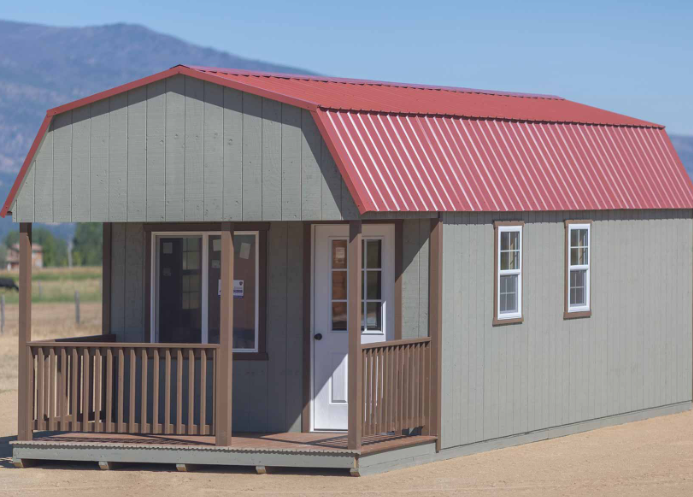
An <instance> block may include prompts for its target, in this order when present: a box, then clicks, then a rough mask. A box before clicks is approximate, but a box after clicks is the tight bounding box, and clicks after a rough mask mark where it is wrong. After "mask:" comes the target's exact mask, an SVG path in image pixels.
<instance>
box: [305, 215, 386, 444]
mask: <svg viewBox="0 0 693 497" xmlns="http://www.w3.org/2000/svg"><path fill="white" fill-rule="evenodd" d="M314 230H315V231H314V252H313V253H314V260H313V264H314V266H313V278H314V279H313V327H312V333H313V341H312V342H313V347H312V349H313V367H312V371H313V429H314V430H327V431H332V430H346V429H347V426H348V403H347V402H348V395H347V392H348V384H347V378H348V371H347V363H348V361H347V357H348V351H349V339H348V332H347V329H348V328H347V324H348V323H347V315H348V301H347V299H348V295H349V292H348V288H347V275H348V268H349V265H350V264H351V261H349V260H348V253H349V248H348V245H349V226H348V225H317V226H316V227H315V228H314ZM394 238H395V228H394V226H393V225H391V224H364V225H363V244H362V250H363V266H362V268H361V270H362V271H363V273H362V275H363V292H362V293H363V302H362V304H363V311H362V312H363V321H362V326H361V343H374V342H383V341H385V340H393V339H394V323H395V322H394V316H395V309H394V300H395V299H394V294H395V291H394V288H395V276H394V275H395V271H394V269H395V248H394Z"/></svg>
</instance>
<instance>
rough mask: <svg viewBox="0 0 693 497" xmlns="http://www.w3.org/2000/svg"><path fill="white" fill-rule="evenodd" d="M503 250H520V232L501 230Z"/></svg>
mask: <svg viewBox="0 0 693 497" xmlns="http://www.w3.org/2000/svg"><path fill="white" fill-rule="evenodd" d="M501 250H520V232H519V231H503V232H501Z"/></svg>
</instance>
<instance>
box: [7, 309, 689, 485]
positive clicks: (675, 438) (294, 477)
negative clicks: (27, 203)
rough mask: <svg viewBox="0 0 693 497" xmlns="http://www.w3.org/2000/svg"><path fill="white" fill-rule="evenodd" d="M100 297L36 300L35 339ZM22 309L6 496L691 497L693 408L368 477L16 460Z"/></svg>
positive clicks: (92, 329)
mask: <svg viewBox="0 0 693 497" xmlns="http://www.w3.org/2000/svg"><path fill="white" fill-rule="evenodd" d="M100 319H101V308H100V304H98V303H92V304H83V305H82V324H81V325H80V326H79V327H76V326H75V325H74V305H73V304H71V303H62V304H48V303H46V304H37V305H35V306H34V307H33V329H34V337H36V338H49V337H61V336H75V335H90V334H95V333H99V332H100ZM16 353H17V306H16V305H8V306H7V325H6V327H5V334H4V335H2V336H0V495H2V496H15V495H16V496H20V495H21V496H33V495H49V494H50V495H66V496H70V497H76V496H93V495H99V496H100V497H106V496H121V495H146V496H148V497H155V496H166V497H171V496H174V495H184V496H196V495H204V496H210V495H227V494H231V495H253V496H259V495H262V496H264V495H268V496H269V495H292V496H299V495H338V496H347V495H371V496H379V495H403V496H405V495H411V496H414V495H416V496H422V495H426V496H427V495H445V496H458V495H473V496H490V495H508V496H510V495H512V496H515V495H520V496H553V495H561V496H584V495H618V496H621V495H628V496H631V495H632V496H655V495H656V496H690V495H693V412H686V413H683V414H677V415H673V416H666V417H661V418H655V419H650V420H647V421H641V422H637V423H630V424H627V425H622V426H615V427H611V428H603V429H601V430H596V431H592V432H588V433H583V434H579V435H572V436H569V437H565V438H560V439H555V440H549V441H545V442H538V443H534V444H530V445H524V446H519V447H513V448H508V449H503V450H497V451H492V452H486V453H482V454H477V455H472V456H467V457H463V458H458V459H453V460H449V461H442V462H437V463H433V464H427V465H424V466H419V467H415V468H410V469H405V470H400V471H393V472H390V473H386V474H382V475H375V476H370V477H365V478H351V477H348V476H345V474H344V473H329V472H324V471H323V472H310V471H288V470H276V471H275V472H274V473H273V474H269V475H265V476H258V475H256V474H254V472H252V471H251V470H250V469H247V468H204V469H201V470H200V471H197V472H193V473H177V472H175V469H174V467H173V466H171V465H168V466H167V465H155V464H150V465H137V466H130V467H127V466H126V467H123V468H122V469H119V470H116V471H100V470H99V469H98V467H97V465H96V464H95V463H90V464H86V463H75V464H65V463H57V462H55V463H44V464H43V465H41V466H38V467H35V468H28V469H15V468H14V467H13V466H12V464H11V447H10V445H9V441H10V440H13V439H14V436H15V434H16V427H17V355H16Z"/></svg>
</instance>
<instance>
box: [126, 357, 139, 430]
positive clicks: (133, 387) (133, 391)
mask: <svg viewBox="0 0 693 497" xmlns="http://www.w3.org/2000/svg"><path fill="white" fill-rule="evenodd" d="M136 380H137V353H136V352H135V349H133V348H131V349H130V406H129V407H130V412H129V415H128V422H129V424H128V433H137V431H136V428H135V407H136V400H135V398H136V395H137V381H136Z"/></svg>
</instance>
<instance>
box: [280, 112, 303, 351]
mask: <svg viewBox="0 0 693 497" xmlns="http://www.w3.org/2000/svg"><path fill="white" fill-rule="evenodd" d="M283 150H284V104H280V105H279V219H280V220H284V181H283V178H284V154H283V153H282V151H283ZM303 250H305V247H303ZM304 360H305V358H304Z"/></svg>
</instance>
